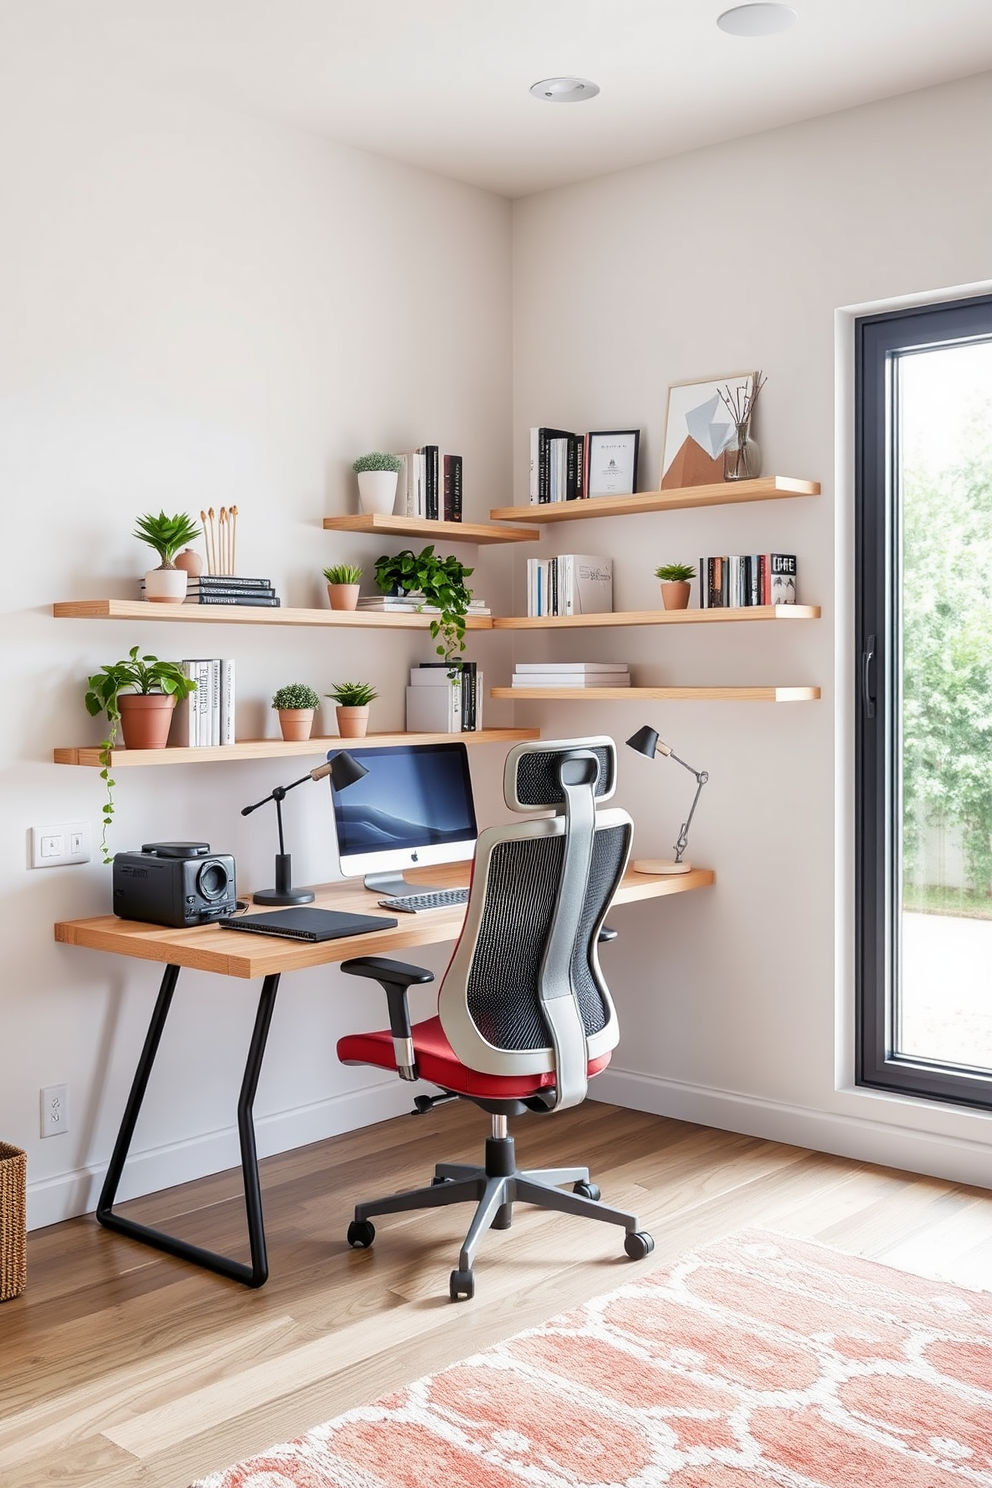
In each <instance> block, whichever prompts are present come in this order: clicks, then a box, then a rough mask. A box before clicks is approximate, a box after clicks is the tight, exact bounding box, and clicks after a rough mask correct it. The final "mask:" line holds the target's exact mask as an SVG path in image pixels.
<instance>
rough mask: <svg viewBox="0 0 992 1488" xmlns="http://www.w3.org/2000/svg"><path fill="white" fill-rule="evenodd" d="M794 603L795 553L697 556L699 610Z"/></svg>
mask: <svg viewBox="0 0 992 1488" xmlns="http://www.w3.org/2000/svg"><path fill="white" fill-rule="evenodd" d="M795 603H796V555H795V554H794V553H730V554H723V555H721V556H717V557H713V558H700V560H699V608H700V609H701V610H717V609H748V608H750V607H751V606H752V605H781V604H795Z"/></svg>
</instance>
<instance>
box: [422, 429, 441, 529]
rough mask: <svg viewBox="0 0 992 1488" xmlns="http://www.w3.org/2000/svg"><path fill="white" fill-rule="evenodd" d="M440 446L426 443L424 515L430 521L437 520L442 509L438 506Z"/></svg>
mask: <svg viewBox="0 0 992 1488" xmlns="http://www.w3.org/2000/svg"><path fill="white" fill-rule="evenodd" d="M438 473H439V467H438V447H437V445H436V444H425V445H424V516H425V517H426V518H427V520H428V521H430V522H436V521H437V519H438V517H439V515H440V509H439V507H438Z"/></svg>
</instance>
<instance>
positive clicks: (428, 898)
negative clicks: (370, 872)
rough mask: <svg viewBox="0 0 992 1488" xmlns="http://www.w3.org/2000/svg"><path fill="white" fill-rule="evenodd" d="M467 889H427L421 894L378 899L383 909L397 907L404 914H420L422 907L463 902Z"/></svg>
mask: <svg viewBox="0 0 992 1488" xmlns="http://www.w3.org/2000/svg"><path fill="white" fill-rule="evenodd" d="M467 900H468V889H427V890H425V892H424V893H423V894H402V895H400V897H399V898H397V899H380V900H379V903H380V905H381V906H382V908H383V909H398V910H401V911H402V912H403V913H404V914H420V912H421V911H422V910H424V909H444V908H446V906H447V905H449V904H465V903H466V901H467Z"/></svg>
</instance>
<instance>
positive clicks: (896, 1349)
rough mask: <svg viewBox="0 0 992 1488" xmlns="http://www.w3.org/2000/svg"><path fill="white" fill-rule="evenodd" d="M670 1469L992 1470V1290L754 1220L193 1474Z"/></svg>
mask: <svg viewBox="0 0 992 1488" xmlns="http://www.w3.org/2000/svg"><path fill="white" fill-rule="evenodd" d="M462 1305H471V1304H462ZM662 1484H664V1485H670V1488H768V1485H769V1484H778V1485H782V1488H974V1485H982V1488H985V1485H990V1488H992V1294H990V1293H987V1292H971V1291H964V1290H962V1289H961V1288H958V1287H954V1286H951V1285H950V1284H948V1283H943V1282H934V1281H925V1280H923V1279H922V1278H921V1277H918V1276H910V1275H907V1274H906V1273H904V1272H901V1271H894V1270H892V1269H891V1268H890V1267H888V1266H881V1265H877V1264H875V1263H873V1262H870V1261H863V1260H859V1259H857V1258H856V1257H853V1256H847V1255H841V1254H839V1253H837V1252H836V1251H832V1250H827V1249H825V1248H824V1247H822V1246H819V1245H812V1244H809V1243H807V1242H805V1241H800V1240H794V1239H790V1238H788V1237H786V1236H784V1235H776V1234H771V1233H768V1232H765V1231H761V1230H746V1231H743V1232H741V1233H739V1234H737V1235H734V1236H731V1237H730V1238H728V1239H727V1240H724V1241H721V1242H719V1243H718V1244H714V1245H709V1246H706V1247H705V1248H703V1249H701V1250H698V1251H695V1252H691V1253H689V1254H687V1255H685V1256H683V1257H681V1258H680V1259H679V1260H678V1261H677V1262H676V1263H675V1264H674V1265H673V1266H672V1267H670V1268H669V1269H668V1270H667V1271H656V1272H653V1273H649V1274H646V1275H644V1276H643V1277H641V1278H636V1277H635V1279H634V1280H632V1281H631V1282H630V1283H629V1284H628V1285H626V1286H623V1287H621V1288H620V1289H619V1290H618V1291H615V1292H611V1293H610V1294H609V1295H608V1296H605V1297H598V1298H596V1299H595V1300H594V1301H592V1302H589V1303H588V1304H587V1305H586V1306H584V1307H580V1308H577V1309H575V1310H574V1311H572V1312H567V1313H562V1314H561V1315H560V1316H559V1317H556V1318H552V1320H551V1321H550V1322H549V1323H546V1324H545V1325H544V1326H543V1327H540V1328H536V1329H534V1330H532V1331H530V1332H526V1333H520V1334H517V1336H516V1337H514V1338H511V1339H509V1340H508V1341H507V1342H506V1343H503V1344H500V1345H498V1346H497V1347H495V1348H492V1349H488V1350H487V1351H486V1352H485V1353H482V1354H478V1355H476V1356H475V1357H474V1358H471V1359H466V1360H464V1361H463V1362H462V1363H460V1364H456V1365H454V1366H453V1367H452V1368H450V1369H446V1370H444V1371H442V1372H441V1373H439V1374H435V1375H430V1376H428V1377H427V1378H425V1379H421V1380H418V1381H417V1382H416V1383H415V1384H412V1385H410V1386H408V1387H407V1388H406V1389H404V1390H401V1391H398V1392H397V1393H395V1394H392V1395H388V1396H386V1397H384V1398H383V1399H381V1400H378V1401H376V1402H375V1403H374V1404H373V1405H369V1406H364V1407H361V1408H359V1409H356V1410H351V1411H348V1413H347V1414H346V1415H343V1416H339V1417H338V1418H337V1419H336V1420H334V1421H329V1422H328V1423H327V1424H326V1425H324V1426H318V1427H316V1429H315V1430H313V1431H310V1432H308V1433H307V1435H306V1436H304V1437H301V1438H300V1439H299V1440H298V1441H294V1442H287V1443H286V1444H284V1445H283V1446H278V1447H273V1448H272V1449H271V1450H270V1451H268V1452H264V1453H262V1454H261V1456H258V1457H253V1458H251V1459H250V1460H249V1461H247V1462H242V1463H238V1464H237V1465H236V1466H234V1467H229V1468H228V1469H227V1470H226V1471H224V1472H220V1473H214V1474H212V1475H211V1476H210V1477H208V1478H205V1479H202V1480H201V1482H200V1483H199V1484H197V1485H194V1488H606V1485H610V1488H616V1485H624V1488H656V1485H662Z"/></svg>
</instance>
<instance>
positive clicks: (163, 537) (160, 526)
mask: <svg viewBox="0 0 992 1488" xmlns="http://www.w3.org/2000/svg"><path fill="white" fill-rule="evenodd" d="M199 535H200V529H199V527H197V525H196V523H195V522H194V521H193V519H192V517H188V516H187V515H186V513H185V512H177V513H176V515H175V516H174V517H167V516H166V514H165V512H164V511H163V512H159V514H158V516H157V517H156V516H155V515H154V514H153V513H151V512H148V513H146V514H145V516H143V517H139V518H138V524H137V526H136V527H135V529H134V532H133V533H132V536H133V537H137V538H139V539H140V541H141V542H144V543H147V544H148V546H149V547H150V548H154V550H155V552H156V553H157V554H158V556H159V557H160V558H161V560H162V565H161V566H162V567H163V568H175V566H176V565H175V563H174V562H173V559H174V558H175V556H176V554H177V553H178V552H179V551H180V549H181V548H184V547H185V546H186V544H187V543H190V542H192V541H193V539H194V538H196V537H199Z"/></svg>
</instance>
